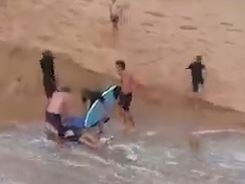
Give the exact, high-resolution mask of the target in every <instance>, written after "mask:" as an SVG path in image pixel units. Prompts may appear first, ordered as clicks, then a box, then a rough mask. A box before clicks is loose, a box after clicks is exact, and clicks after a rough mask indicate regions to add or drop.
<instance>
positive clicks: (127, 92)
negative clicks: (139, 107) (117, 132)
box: [115, 60, 139, 131]
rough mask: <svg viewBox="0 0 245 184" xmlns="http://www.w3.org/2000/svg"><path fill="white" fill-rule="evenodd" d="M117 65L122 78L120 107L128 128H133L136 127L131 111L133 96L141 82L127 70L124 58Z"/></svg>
mask: <svg viewBox="0 0 245 184" xmlns="http://www.w3.org/2000/svg"><path fill="white" fill-rule="evenodd" d="M115 67H116V70H117V73H118V75H119V76H120V79H121V86H120V91H121V92H120V94H119V102H118V105H119V107H120V108H119V109H120V115H121V116H122V117H123V122H124V125H125V128H126V130H127V131H128V130H132V129H133V128H134V127H135V122H134V120H133V117H132V115H131V113H130V105H131V101H132V98H133V90H134V88H135V87H136V85H137V86H138V85H139V84H136V81H135V80H134V78H133V75H132V74H131V73H129V72H128V71H127V70H126V64H125V62H124V61H123V60H117V61H116V63H115Z"/></svg>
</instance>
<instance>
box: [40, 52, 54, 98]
mask: <svg viewBox="0 0 245 184" xmlns="http://www.w3.org/2000/svg"><path fill="white" fill-rule="evenodd" d="M54 58H55V57H54V56H53V53H52V52H51V51H50V50H45V51H44V52H43V53H42V59H41V60H40V66H41V69H42V73H43V86H44V90H45V94H46V97H47V98H48V100H49V99H50V98H51V97H52V94H53V93H54V91H55V90H56V80H55V71H54Z"/></svg>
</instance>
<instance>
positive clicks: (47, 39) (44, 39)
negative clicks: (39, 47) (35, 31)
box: [38, 35, 51, 42]
mask: <svg viewBox="0 0 245 184" xmlns="http://www.w3.org/2000/svg"><path fill="white" fill-rule="evenodd" d="M38 39H39V40H41V41H43V42H47V41H50V40H51V36H48V35H41V36H38Z"/></svg>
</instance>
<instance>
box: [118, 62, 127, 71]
mask: <svg viewBox="0 0 245 184" xmlns="http://www.w3.org/2000/svg"><path fill="white" fill-rule="evenodd" d="M116 65H117V66H119V67H120V68H121V69H122V70H125V69H126V64H125V61H123V60H117V61H116Z"/></svg>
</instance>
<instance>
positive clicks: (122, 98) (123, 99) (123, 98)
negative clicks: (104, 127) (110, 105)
mask: <svg viewBox="0 0 245 184" xmlns="http://www.w3.org/2000/svg"><path fill="white" fill-rule="evenodd" d="M132 98H133V95H132V93H128V94H123V93H120V95H119V102H118V105H119V106H120V107H122V108H123V110H125V111H129V109H130V105H131V101H132Z"/></svg>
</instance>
